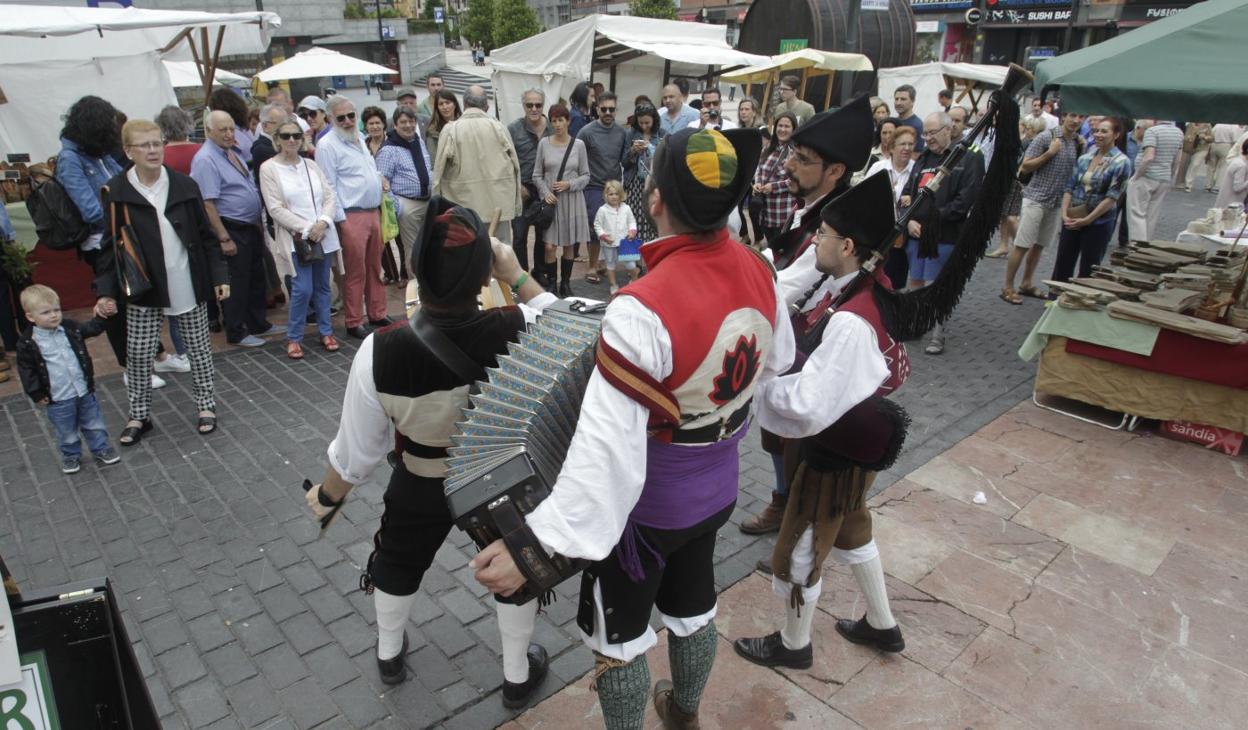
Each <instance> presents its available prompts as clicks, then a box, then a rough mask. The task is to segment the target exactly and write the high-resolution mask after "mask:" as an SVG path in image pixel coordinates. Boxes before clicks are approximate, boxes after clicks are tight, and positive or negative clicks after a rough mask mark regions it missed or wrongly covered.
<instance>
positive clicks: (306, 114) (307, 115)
mask: <svg viewBox="0 0 1248 730" xmlns="http://www.w3.org/2000/svg"><path fill="white" fill-rule="evenodd" d="M295 113H296V114H298V115H299V117H300V118H301V119H312V118H314V117H316V113H317V111H316V110H315V109H300V110H299V111H297V112H295Z"/></svg>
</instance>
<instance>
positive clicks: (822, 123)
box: [793, 94, 875, 172]
mask: <svg viewBox="0 0 1248 730" xmlns="http://www.w3.org/2000/svg"><path fill="white" fill-rule="evenodd" d="M874 138H875V120H874V119H872V117H871V102H870V100H869V98H868V96H867V95H866V94H863V95H862V96H859V97H857V98H856V99H854V100H853V101H851V102H849V103H848V104H846V105H845V106H843V107H841V108H840V109H829V110H827V111H825V112H819V113H818V114H816V115H815V116H813V117H811V118H810V119H807V120H806V123H805V124H803V125H802V126H800V127H798V128H797V131H796V132H794V133H793V144H800V145H802V146H803V147H809V148H811V149H812V150H814V151H816V152H818V153H819V155H820V156H821V157H823V158H824V159H825V160H827V161H828V162H841V163H844V164H845V167H846V168H848V169H849V170H850V171H851V172H852V171H857V170H861V169H862V168H863V167H864V166H866V164H867V159H868V158H869V157H870V155H871V144H872V143H873V142H874V141H875V140H874Z"/></svg>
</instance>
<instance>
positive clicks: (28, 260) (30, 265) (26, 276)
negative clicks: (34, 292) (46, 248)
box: [0, 242, 39, 283]
mask: <svg viewBox="0 0 1248 730" xmlns="http://www.w3.org/2000/svg"><path fill="white" fill-rule="evenodd" d="M33 256H34V253H33V252H32V251H27V250H26V249H24V248H22V245H21V244H20V243H16V242H15V243H0V270H3V271H4V275H5V276H6V277H8V279H9V281H12V282H14V283H21V282H24V281H29V280H30V276H31V274H32V273H33V272H34V270H35V267H36V266H38V265H39V262H38V261H34V260H33V259H32V257H33Z"/></svg>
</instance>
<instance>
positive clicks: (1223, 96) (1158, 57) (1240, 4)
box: [1034, 0, 1248, 123]
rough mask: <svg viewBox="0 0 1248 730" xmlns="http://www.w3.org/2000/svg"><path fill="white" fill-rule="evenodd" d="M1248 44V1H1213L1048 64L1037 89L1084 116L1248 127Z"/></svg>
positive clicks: (1039, 75) (1038, 76) (1041, 70)
mask: <svg viewBox="0 0 1248 730" xmlns="http://www.w3.org/2000/svg"><path fill="white" fill-rule="evenodd" d="M1246 47H1248V0H1206V2H1202V3H1199V4H1197V5H1193V6H1192V7H1190V8H1188V9H1186V10H1183V11H1182V12H1179V13H1177V14H1175V15H1172V16H1170V17H1168V18H1163V19H1161V20H1158V21H1156V22H1154V23H1150V24H1148V25H1145V26H1143V27H1141V28H1137V29H1135V30H1132V31H1130V32H1128V33H1124V34H1122V35H1120V36H1118V37H1116V38H1113V39H1111V40H1108V41H1105V42H1104V43H1098V44H1096V45H1094V46H1090V47H1088V48H1084V49H1081V50H1078V51H1074V52H1073V53H1067V54H1064V55H1062V56H1058V57H1057V58H1053V59H1050V60H1048V61H1042V62H1041V63H1040V65H1039V66H1037V67H1036V81H1035V85H1034V88H1035V89H1036V91H1037V92H1041V93H1049V92H1052V91H1053V90H1055V89H1056V90H1058V91H1059V93H1060V94H1061V97H1062V109H1063V110H1065V111H1073V112H1078V113H1080V114H1108V115H1114V116H1123V117H1130V118H1136V119H1138V118H1149V119H1172V120H1178V121H1202V122H1239V123H1246V122H1248V81H1245V77H1244V49H1245V48H1246Z"/></svg>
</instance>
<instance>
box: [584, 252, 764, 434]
mask: <svg viewBox="0 0 1248 730" xmlns="http://www.w3.org/2000/svg"><path fill="white" fill-rule="evenodd" d="M641 252H642V257H643V258H644V259H645V261H646V266H647V268H648V269H649V273H647V274H646V276H644V277H642V278H641V279H639V280H637V281H636V282H634V283H632V284H630V285H628V286H627V287H625V288H623V289H621V290H620V293H619V295H620V296H631V297H634V298H636V299H637V300H638V301H640V302H641V303H642V304H644V305H645V306H646V308H648V309H650V310H651V311H653V312H654V313H655V314H656V315H658V317H659V319H660V320H661V321H662V322H663V326H664V327H665V328H666V329H667V332H668V335H669V336H670V338H671V342H672V372H671V374H670V375H668V376H667V377H666V378H664V379H663V380H662V381H658V380H655V379H654V378H653V377H651V376H650V375H649V374H648V373H645V372H643V371H641V370H640V369H638V368H637V367H636V366H634V365H633V364H632V363H629V362H628V361H627V360H626V359H625V358H624V357H623V356H621V355H620V354H619V353H618V352H615V351H614V350H613V349H612V348H611V347H610V346H609V345H607V344H606V343H605V342H603V341H601V340H600V341H599V343H600V344H599V350H598V370H599V372H601V373H602V374H603V376H604V377H606V378H607V380H608V381H609V382H611V383H612V384H613V385H614V386H615V387H616V388H618V389H620V390H621V391H623V392H625V393H627V394H629V395H630V396H631V397H633V398H634V399H635V400H637V401H638V402H639V403H641V404H642V405H644V406H646V407H647V408H648V409H649V410H650V413H651V416H650V427H651V429H652V431H653V434H652V435H653V436H654V437H655V438H659V439H661V440H668V439H670V437H671V436H670V429H671V428H677V429H681V430H688V429H695V428H699V427H702V426H707V425H709V424H712V423H715V422H717V421H722V420H726V419H727V418H728V416H730V415H732V414H733V413H734V412H736V411H738V410H740V409H741V408H743V407H745V406H746V405H748V403H749V401H750V398H752V397H753V395H754V388H755V387H756V386H757V385H758V375H759V373H760V372H761V370H762V367H763V363H764V362H766V360H767V355H768V353H769V352H770V351H771V343H772V337H773V333H774V331H775V327H776V324H777V323H776V321H775V319H776V289H775V279H774V276H773V273H772V270H771V267H770V266H769V265H768V264H767V262H766V261H765V260H763V258H762V257H761V256H759V255H758V254H757V253H755V252H754V251H753V250H752V249H750V248H748V247H746V246H743V245H741V244H739V243H737V242H736V241H733V240H732V239H731V238H729V236H728V232H727V231H726V230H721V231H719V232H718V233H716V234H714V238H713V239H711V240H707V239H706V238H694V237H691V236H684V235H676V236H670V237H667V238H663V239H660V240H658V241H655V242H653V243H650V244H647V245H646V246H645V247H644V248H642V250H641ZM656 429H658V430H656ZM665 432H666V434H667V435H666V438H665V437H664V433H665Z"/></svg>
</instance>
